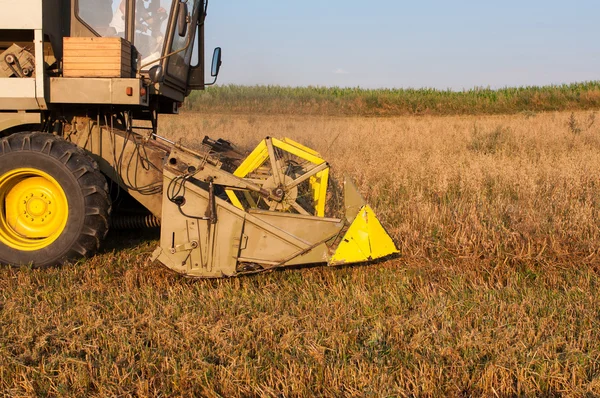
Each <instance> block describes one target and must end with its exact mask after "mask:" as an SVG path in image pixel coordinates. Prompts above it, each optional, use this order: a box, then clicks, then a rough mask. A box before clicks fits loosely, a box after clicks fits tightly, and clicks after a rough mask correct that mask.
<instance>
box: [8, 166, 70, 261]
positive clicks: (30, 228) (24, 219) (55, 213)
mask: <svg viewBox="0 0 600 398" xmlns="http://www.w3.org/2000/svg"><path fill="white" fill-rule="evenodd" d="M0 206H1V209H2V211H1V212H0V241H1V242H2V243H4V244H5V245H7V246H9V247H12V248H13V249H16V250H21V251H35V250H40V249H43V248H44V247H47V246H49V245H50V244H52V243H53V242H54V241H55V240H56V239H58V237H59V236H60V235H61V234H62V232H63V231H64V229H65V227H66V225H67V220H68V216H69V214H68V213H69V204H68V201H67V197H66V195H65V192H64V191H63V189H62V188H61V186H60V185H59V183H58V182H57V181H56V180H55V179H54V178H53V177H52V176H50V175H49V174H47V173H45V172H43V171H40V170H36V169H29V168H23V169H15V170H12V171H10V172H8V173H6V174H4V175H2V176H1V177H0Z"/></svg>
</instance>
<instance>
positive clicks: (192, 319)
mask: <svg viewBox="0 0 600 398" xmlns="http://www.w3.org/2000/svg"><path fill="white" fill-rule="evenodd" d="M160 131H161V134H163V135H165V136H167V137H170V138H175V139H181V140H182V141H183V142H184V143H187V144H189V145H192V146H193V145H199V144H200V142H201V140H202V138H203V137H204V136H205V135H209V136H211V137H213V138H225V139H229V140H231V141H232V142H234V143H236V144H237V145H239V146H240V147H242V148H244V149H248V150H250V149H252V147H253V146H254V145H255V144H256V143H258V141H259V140H260V139H262V138H264V137H265V136H276V137H280V136H287V137H290V138H292V139H294V140H297V141H299V142H302V143H304V144H306V145H308V146H310V147H313V148H314V149H316V150H318V151H319V152H321V154H322V155H323V156H324V157H325V158H326V159H328V160H329V161H330V163H331V165H332V167H333V168H334V170H335V176H336V177H337V178H338V179H340V178H341V177H342V176H343V175H344V174H348V175H350V176H351V177H352V178H354V179H355V181H356V182H357V184H358V186H359V189H360V190H361V192H362V193H363V194H364V196H365V197H366V198H367V199H368V201H369V202H370V203H371V204H372V205H373V207H374V208H375V210H376V212H377V213H378V215H379V217H380V219H381V220H382V222H383V224H384V225H385V226H386V227H387V229H388V231H389V232H390V234H391V235H392V237H393V238H394V240H395V241H396V242H397V244H398V246H399V248H400V249H401V251H402V255H401V257H400V258H397V259H392V260H389V261H386V262H380V263H377V264H371V265H362V266H355V267H343V268H327V267H317V268H304V269H300V270H288V271H281V272H273V273H269V274H263V275H258V276H253V277H245V278H239V279H232V280H218V281H193V280H186V279H183V278H180V277H178V276H176V275H173V274H171V273H170V272H168V271H166V270H164V269H162V268H161V267H159V266H157V265H155V264H150V263H149V261H148V257H149V254H150V253H151V251H152V250H153V248H154V245H155V244H156V241H155V239H156V238H157V236H156V234H155V233H153V232H147V233H145V234H144V235H143V236H141V237H140V236H139V235H140V234H139V233H138V234H121V235H119V234H117V233H113V234H112V235H111V236H110V237H109V240H108V242H107V248H106V249H105V250H104V251H103V252H102V253H101V254H100V255H98V256H96V257H94V258H92V259H90V260H87V261H85V262H82V263H79V264H72V265H67V266H64V267H62V268H54V269H46V270H28V269H25V270H14V269H9V268H3V269H1V270H0V391H1V392H3V393H4V394H5V395H8V396H214V397H217V396H227V397H229V396H285V397H288V396H290V397H291V396H315V395H316V396H373V397H379V396H415V395H417V396H457V395H469V396H470V395H475V396H480V395H481V396H515V395H571V396H582V395H586V394H589V395H590V396H594V395H599V394H600V297H599V295H598V287H599V286H600V274H599V271H600V268H599V267H598V263H599V258H598V248H599V247H600V230H599V227H598V226H599V225H600V224H599V221H600V216H599V209H600V179H599V177H598V172H597V171H598V170H600V120H598V121H597V120H596V114H595V113H594V112H591V111H586V112H576V113H570V112H568V113H543V114H535V113H531V112H527V113H522V114H517V115H511V116H438V117H434V116H423V117H414V116H405V117H394V118H355V117H321V116H293V115H282V116H260V115H239V114H237V115H231V114H210V115H203V114H199V113H186V114H184V115H182V116H180V117H171V118H165V119H163V120H162V122H161V124H160Z"/></svg>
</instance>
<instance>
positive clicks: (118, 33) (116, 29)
mask: <svg viewBox="0 0 600 398" xmlns="http://www.w3.org/2000/svg"><path fill="white" fill-rule="evenodd" d="M126 3H127V1H126V0H79V1H78V3H77V6H78V17H79V19H81V20H82V21H83V22H85V23H86V24H87V25H88V26H89V27H90V28H92V29H93V30H94V31H95V32H96V33H98V34H99V35H100V36H104V37H122V38H125V30H126V29H125V26H126V20H125V6H126Z"/></svg>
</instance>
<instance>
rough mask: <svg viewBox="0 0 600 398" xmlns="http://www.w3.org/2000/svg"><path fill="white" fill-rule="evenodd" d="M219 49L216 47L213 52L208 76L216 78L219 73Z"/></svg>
mask: <svg viewBox="0 0 600 398" xmlns="http://www.w3.org/2000/svg"><path fill="white" fill-rule="evenodd" d="M221 64H222V62H221V47H217V48H215V52H214V53H213V59H212V68H211V72H210V75H211V76H212V77H217V76H219V71H220V70H221Z"/></svg>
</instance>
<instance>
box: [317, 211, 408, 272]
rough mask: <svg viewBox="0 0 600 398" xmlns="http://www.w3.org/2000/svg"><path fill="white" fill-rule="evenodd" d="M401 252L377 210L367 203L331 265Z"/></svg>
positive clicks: (372, 258)
mask: <svg viewBox="0 0 600 398" xmlns="http://www.w3.org/2000/svg"><path fill="white" fill-rule="evenodd" d="M396 253H399V251H398V249H397V248H396V245H395V244H394V242H393V241H392V238H390V236H389V235H388V233H387V232H386V231H385V229H384V228H383V226H382V225H381V223H380V222H379V220H378V219H377V216H376V215H375V212H374V211H373V209H371V207H370V206H368V205H365V206H363V208H362V209H361V210H360V211H359V213H358V215H357V216H356V218H355V219H354V222H353V223H352V225H350V228H349V229H348V231H347V232H346V235H345V236H344V238H343V239H342V242H341V243H340V245H339V246H338V248H337V249H336V251H335V254H334V255H333V257H332V258H331V260H330V261H329V263H330V264H331V265H340V264H350V263H362V262H366V261H372V260H376V259H378V258H383V257H386V256H389V255H391V254H396Z"/></svg>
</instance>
